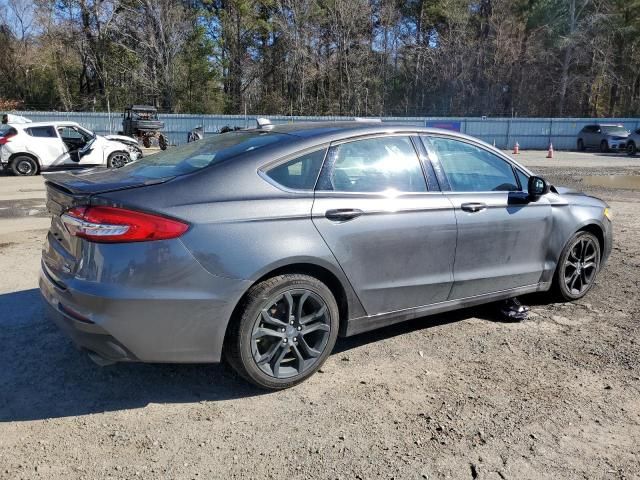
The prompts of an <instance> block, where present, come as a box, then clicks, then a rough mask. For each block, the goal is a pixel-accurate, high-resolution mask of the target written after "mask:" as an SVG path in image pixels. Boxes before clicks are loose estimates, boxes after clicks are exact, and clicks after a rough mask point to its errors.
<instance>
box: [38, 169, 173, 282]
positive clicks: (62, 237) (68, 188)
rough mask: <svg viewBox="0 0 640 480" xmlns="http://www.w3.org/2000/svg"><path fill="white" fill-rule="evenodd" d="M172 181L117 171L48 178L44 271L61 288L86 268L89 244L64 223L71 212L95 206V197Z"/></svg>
mask: <svg viewBox="0 0 640 480" xmlns="http://www.w3.org/2000/svg"><path fill="white" fill-rule="evenodd" d="M169 179H170V177H168V178H160V179H151V180H150V179H146V178H140V177H137V178H136V177H135V176H130V175H127V174H126V173H124V174H123V173H121V172H118V171H117V170H102V171H96V170H94V169H92V170H91V171H86V172H82V173H66V172H61V173H52V174H45V188H46V194H47V201H46V204H47V210H48V211H49V214H50V215H51V227H50V228H49V233H48V235H47V242H46V243H45V245H44V248H43V252H42V262H43V268H44V269H45V271H46V273H47V274H48V275H49V277H50V278H51V279H52V280H53V281H55V282H56V283H57V284H58V286H60V287H61V288H64V285H65V284H66V282H67V281H68V280H69V279H71V278H73V277H74V276H76V275H77V274H78V271H79V270H80V268H81V266H82V258H83V254H84V249H85V248H88V247H89V244H88V243H87V242H85V241H84V240H82V239H81V238H78V237H74V236H72V235H71V234H69V231H68V230H67V228H66V227H65V225H64V222H63V221H62V216H63V215H64V214H65V213H66V212H67V211H68V210H70V209H72V208H74V207H79V206H85V205H90V204H91V199H92V197H93V196H94V195H96V194H100V193H106V192H113V191H118V190H125V189H130V188H137V187H143V186H146V185H153V184H158V183H163V182H165V181H167V180H169Z"/></svg>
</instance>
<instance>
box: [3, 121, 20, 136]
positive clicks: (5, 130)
mask: <svg viewBox="0 0 640 480" xmlns="http://www.w3.org/2000/svg"><path fill="white" fill-rule="evenodd" d="M7 133H12V134H13V135H15V134H16V133H18V132H17V131H16V129H15V128H13V127H11V126H9V125H7V124H1V125H0V137H4V136H5V135H6V134H7Z"/></svg>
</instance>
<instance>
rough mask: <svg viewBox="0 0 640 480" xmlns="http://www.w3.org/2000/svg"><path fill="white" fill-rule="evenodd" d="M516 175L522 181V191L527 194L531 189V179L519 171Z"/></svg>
mask: <svg viewBox="0 0 640 480" xmlns="http://www.w3.org/2000/svg"><path fill="white" fill-rule="evenodd" d="M516 174H517V175H518V180H520V188H521V190H522V191H523V192H526V191H527V189H528V188H529V177H528V176H527V175H525V174H524V173H522V172H521V171H520V170H518V169H516Z"/></svg>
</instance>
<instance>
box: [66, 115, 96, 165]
mask: <svg viewBox="0 0 640 480" xmlns="http://www.w3.org/2000/svg"><path fill="white" fill-rule="evenodd" d="M58 133H59V134H60V138H61V139H62V142H63V143H64V145H65V147H66V150H67V155H66V156H65V161H64V164H65V166H79V167H80V166H89V165H100V164H102V152H98V151H97V150H96V149H93V150H90V151H89V152H86V155H83V156H82V157H81V156H80V150H81V149H82V148H83V147H84V146H85V145H86V144H87V143H88V142H89V141H91V140H92V139H93V135H91V134H90V133H89V132H87V131H86V130H84V129H82V128H78V127H76V126H73V125H69V126H62V127H58Z"/></svg>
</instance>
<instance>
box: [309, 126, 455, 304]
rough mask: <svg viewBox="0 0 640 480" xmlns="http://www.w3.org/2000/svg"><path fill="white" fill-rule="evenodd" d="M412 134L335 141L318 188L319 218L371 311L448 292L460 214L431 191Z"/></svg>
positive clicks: (441, 296) (441, 298) (420, 301)
mask: <svg viewBox="0 0 640 480" xmlns="http://www.w3.org/2000/svg"><path fill="white" fill-rule="evenodd" d="M414 141H419V139H418V138H417V137H415V139H412V138H411V137H410V136H407V135H404V136H389V135H387V136H378V137H372V138H366V139H360V140H352V141H347V142H342V143H339V144H334V145H332V146H331V148H330V149H329V152H328V154H327V160H326V161H325V165H324V167H323V171H322V173H321V175H320V179H319V182H318V186H317V188H316V194H315V200H314V204H313V209H312V218H313V222H314V224H315V225H316V228H317V229H318V231H319V232H320V234H321V235H322V237H323V238H324V240H325V242H326V243H327V245H328V246H329V248H330V249H331V251H332V252H333V254H334V256H335V258H336V259H337V261H338V263H339V264H340V266H341V267H342V269H343V270H344V272H345V274H346V275H347V277H348V279H349V281H350V282H351V284H352V286H353V288H354V289H355V291H356V293H357V294H358V296H359V298H360V301H361V302H362V304H363V306H364V308H365V310H366V312H367V314H369V315H375V314H379V313H386V312H392V311H397V310H403V309H408V308H412V307H416V306H422V305H427V304H431V303H436V302H441V301H444V300H446V299H447V297H448V295H449V290H450V289H451V285H452V282H453V260H454V254H455V243H456V220H455V216H454V213H453V208H452V205H451V202H450V201H449V200H448V199H447V198H446V196H444V195H443V194H442V193H441V192H439V191H429V190H428V189H427V184H426V182H425V176H424V173H423V167H422V164H421V162H420V160H419V158H418V155H417V154H416V150H415V148H414V143H413V142H414Z"/></svg>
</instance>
